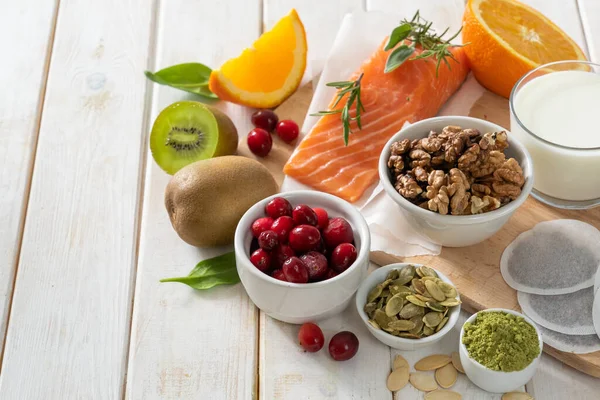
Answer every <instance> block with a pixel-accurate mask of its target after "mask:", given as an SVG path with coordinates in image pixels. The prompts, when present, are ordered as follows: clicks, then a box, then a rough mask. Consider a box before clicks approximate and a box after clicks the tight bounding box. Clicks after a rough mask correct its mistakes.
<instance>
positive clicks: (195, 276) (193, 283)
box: [160, 252, 240, 290]
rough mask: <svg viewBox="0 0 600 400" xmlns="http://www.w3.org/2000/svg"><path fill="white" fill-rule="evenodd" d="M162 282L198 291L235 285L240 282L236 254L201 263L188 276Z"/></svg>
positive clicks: (232, 253)
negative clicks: (182, 285)
mask: <svg viewBox="0 0 600 400" xmlns="http://www.w3.org/2000/svg"><path fill="white" fill-rule="evenodd" d="M160 281H161V282H179V283H185V284H186V285H188V286H190V287H192V288H194V289H198V290H205V289H210V288H212V287H214V286H217V285H233V284H235V283H238V282H239V281H240V277H239V275H238V273H237V269H236V268H235V253H234V252H230V253H226V254H223V255H220V256H217V257H214V258H209V259H208V260H204V261H200V262H199V263H198V264H197V265H196V267H195V268H194V269H193V270H192V271H191V272H190V273H189V275H188V276H182V277H178V278H165V279H161V280H160Z"/></svg>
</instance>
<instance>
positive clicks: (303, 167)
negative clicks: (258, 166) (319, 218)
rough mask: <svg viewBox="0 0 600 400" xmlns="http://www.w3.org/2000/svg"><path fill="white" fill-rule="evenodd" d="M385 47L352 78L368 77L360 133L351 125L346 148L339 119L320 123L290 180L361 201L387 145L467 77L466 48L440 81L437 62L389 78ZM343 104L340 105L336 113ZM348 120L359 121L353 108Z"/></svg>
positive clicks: (411, 65) (290, 168)
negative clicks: (355, 117) (405, 126)
mask: <svg viewBox="0 0 600 400" xmlns="http://www.w3.org/2000/svg"><path fill="white" fill-rule="evenodd" d="M386 42H387V39H386V40H384V42H383V43H382V44H381V46H380V47H379V48H378V49H377V51H376V52H375V53H374V54H373V55H372V56H371V58H370V59H368V60H367V61H365V62H364V63H363V65H362V66H361V67H360V68H359V70H358V71H356V72H355V73H354V75H353V76H352V77H351V78H350V80H356V79H358V77H359V76H360V74H361V73H363V74H364V75H363V78H362V80H361V100H362V103H363V105H364V107H365V110H366V111H364V112H362V113H361V122H362V130H358V128H357V126H356V123H355V122H352V123H351V129H352V134H351V135H350V139H349V142H348V146H345V145H344V139H343V133H342V132H343V129H342V122H341V119H340V115H339V114H335V115H326V116H323V117H321V118H320V119H319V121H318V122H317V123H316V124H315V126H314V127H313V128H312V129H311V131H310V132H309V133H308V134H307V135H306V136H305V137H304V139H303V140H302V142H300V144H299V145H298V147H297V148H296V150H295V152H294V154H292V156H291V157H290V159H289V160H288V162H287V163H286V164H285V166H284V168H283V172H284V173H285V174H286V175H288V176H290V177H292V178H294V179H296V180H298V181H299V182H301V183H303V184H305V185H308V186H311V187H312V188H314V189H317V190H320V191H323V192H327V193H330V194H333V195H336V196H338V197H341V198H343V199H345V200H347V201H350V202H354V201H356V200H358V199H359V198H360V197H361V196H362V194H363V193H364V192H365V190H366V189H367V188H369V186H371V185H372V184H373V183H374V182H375V181H376V180H377V176H378V173H377V165H378V160H379V155H380V153H381V151H382V150H383V147H384V146H385V144H386V143H387V141H388V140H389V139H390V138H391V137H392V136H393V135H394V134H395V133H396V132H398V131H399V130H400V129H401V128H402V126H403V125H404V123H405V122H407V121H408V122H410V123H413V122H416V121H419V120H422V119H425V118H429V117H433V116H435V115H436V114H437V112H438V111H439V109H440V108H441V107H442V105H443V104H444V103H445V102H446V101H447V100H448V98H450V96H452V94H454V92H456V90H457V89H458V88H459V87H460V85H461V84H462V82H463V81H464V80H465V78H466V76H467V73H468V72H469V68H468V65H467V59H466V56H465V54H464V52H463V50H462V48H454V49H452V53H453V54H454V57H455V58H456V60H457V61H458V62H457V61H454V60H451V59H448V61H449V63H450V66H451V68H448V66H446V65H445V64H444V63H442V64H441V65H440V69H439V75H438V77H437V78H436V73H435V60H433V59H429V60H426V59H421V60H412V61H406V62H405V63H404V64H402V65H401V66H400V67H399V68H397V69H395V70H394V71H392V72H389V73H387V74H386V73H384V72H383V71H384V67H385V62H386V60H387V56H388V52H386V51H384V50H383V48H384V46H385V43H386ZM419 52H420V51H419V50H417V51H416V52H415V55H416V54H419ZM334 101H335V98H334V99H333V100H332V101H331V103H330V105H329V108H328V109H331V108H332V105H333V102H334ZM344 104H345V100H342V101H341V102H340V104H338V106H337V108H339V107H342V106H343V105H344ZM350 115H351V116H352V117H354V115H355V110H354V105H353V106H352V110H351V113H350ZM423 133H424V134H425V133H426V132H423Z"/></svg>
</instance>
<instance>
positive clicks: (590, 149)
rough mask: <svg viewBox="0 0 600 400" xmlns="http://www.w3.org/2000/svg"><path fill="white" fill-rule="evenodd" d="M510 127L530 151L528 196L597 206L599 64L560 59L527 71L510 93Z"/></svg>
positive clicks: (599, 177)
mask: <svg viewBox="0 0 600 400" xmlns="http://www.w3.org/2000/svg"><path fill="white" fill-rule="evenodd" d="M510 128H511V133H512V134H513V135H514V136H515V137H517V139H519V140H520V141H521V142H522V143H523V144H524V145H525V147H527V150H529V153H530V154H531V158H532V161H533V175H534V180H533V191H532V193H531V194H532V196H533V197H535V198H536V199H538V200H540V201H542V202H544V203H546V204H549V205H551V206H554V207H559V208H568V209H586V208H591V207H594V206H597V205H599V204H600V65H598V64H593V63H589V62H584V61H559V62H554V63H550V64H546V65H542V66H541V67H538V68H536V69H534V70H533V71H531V72H529V73H527V74H526V75H525V76H523V77H522V78H521V79H520V80H519V82H517V84H516V85H515V87H514V88H513V91H512V93H511V95H510Z"/></svg>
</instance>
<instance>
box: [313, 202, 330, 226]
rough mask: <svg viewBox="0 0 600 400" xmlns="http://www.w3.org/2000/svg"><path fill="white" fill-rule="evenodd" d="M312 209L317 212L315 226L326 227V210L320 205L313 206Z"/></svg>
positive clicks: (327, 220)
mask: <svg viewBox="0 0 600 400" xmlns="http://www.w3.org/2000/svg"><path fill="white" fill-rule="evenodd" d="M313 211H314V212H315V214H317V227H318V228H319V229H320V230H323V229H325V228H327V225H328V224H329V215H327V211H325V210H324V209H322V208H320V207H313Z"/></svg>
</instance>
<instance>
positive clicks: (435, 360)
mask: <svg viewBox="0 0 600 400" xmlns="http://www.w3.org/2000/svg"><path fill="white" fill-rule="evenodd" d="M450 362H452V360H451V358H450V356H448V355H446V354H432V355H430V356H427V357H425V358H422V359H420V360H419V361H417V363H416V364H415V369H416V370H417V371H434V370H436V369H438V368H442V367H443V366H444V365H446V364H449V363H450Z"/></svg>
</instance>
